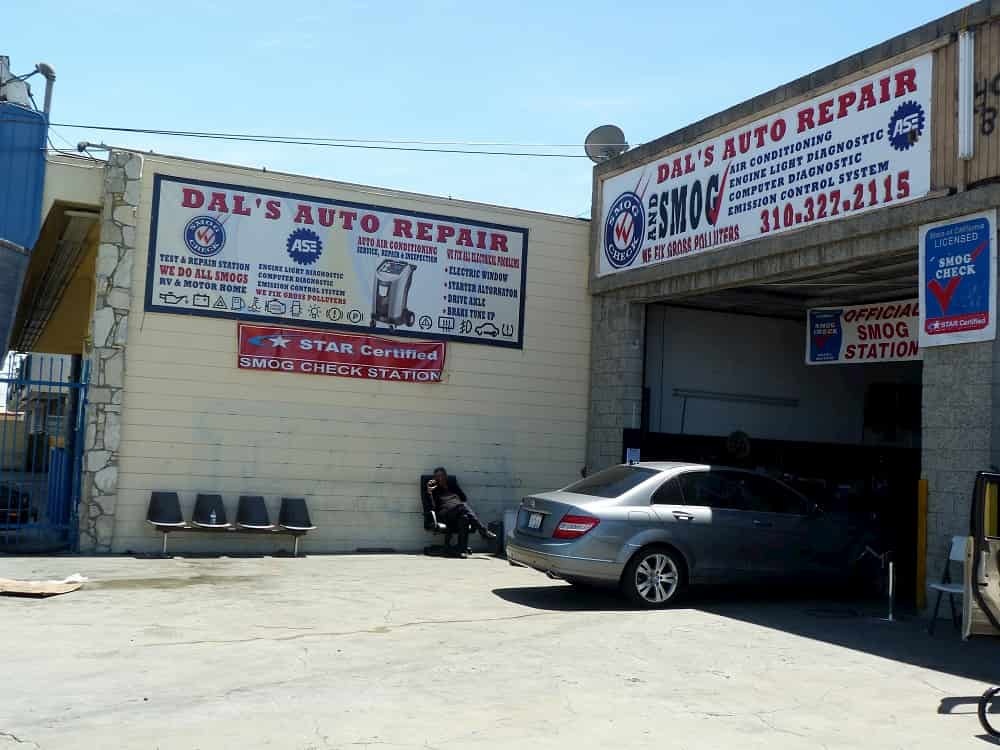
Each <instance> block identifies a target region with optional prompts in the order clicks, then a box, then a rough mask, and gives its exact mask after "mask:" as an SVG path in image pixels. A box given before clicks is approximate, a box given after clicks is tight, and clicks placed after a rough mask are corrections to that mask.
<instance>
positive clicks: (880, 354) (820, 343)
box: [806, 299, 921, 365]
mask: <svg viewBox="0 0 1000 750" xmlns="http://www.w3.org/2000/svg"><path fill="white" fill-rule="evenodd" d="M919 307H920V305H919V303H918V301H917V300H915V299H904V300H898V301H896V302H875V303H872V304H870V305H853V306H851V307H819V308H814V309H812V310H810V311H809V319H808V325H807V326H806V364H807V365H853V364H863V363H869V362H903V361H907V360H911V359H920V358H921V353H920V347H919V346H918V344H917V338H918V335H919V332H920V320H919Z"/></svg>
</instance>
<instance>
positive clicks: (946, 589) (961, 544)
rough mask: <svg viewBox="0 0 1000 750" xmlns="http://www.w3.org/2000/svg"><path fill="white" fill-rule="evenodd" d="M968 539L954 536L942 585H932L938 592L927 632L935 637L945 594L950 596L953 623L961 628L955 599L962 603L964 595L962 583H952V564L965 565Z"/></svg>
mask: <svg viewBox="0 0 1000 750" xmlns="http://www.w3.org/2000/svg"><path fill="white" fill-rule="evenodd" d="M966 542H967V539H966V537H964V536H953V537H952V538H951V551H950V552H949V553H948V559H947V561H946V562H945V564H944V574H943V575H942V576H941V583H932V584H931V585H930V588H931V589H933V590H934V591H937V600H936V601H935V602H934V613H933V614H932V615H931V621H930V624H929V625H928V626H927V632H928V633H930V634H931V635H934V625H935V623H936V622H937V616H938V611H939V610H940V609H941V597H943V596H944V595H945V594H947V595H948V604H949V605H951V621H952V622H953V623H954V624H955V627H956V628H961V627H962V623H961V620H960V619H959V617H960V615H959V613H958V610H957V609H956V608H955V597H956V596H957V597H958V598H959V601H961V599H962V597H963V596H964V594H963V588H962V584H961V583H952V582H951V564H952V563H953V562H957V563H962V564H963V565H964V564H965V545H966Z"/></svg>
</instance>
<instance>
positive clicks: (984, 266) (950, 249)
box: [920, 210, 997, 346]
mask: <svg viewBox="0 0 1000 750" xmlns="http://www.w3.org/2000/svg"><path fill="white" fill-rule="evenodd" d="M996 232H997V212H996V210H990V211H982V212H980V213H976V214H971V215H969V216H962V217H959V218H957V219H949V220H948V221H942V222H938V223H936V224H925V225H924V226H922V227H920V312H921V313H922V315H921V318H920V323H921V326H920V345H921V346H939V345H941V344H961V343H966V342H970V341H992V340H993V339H995V338H996V332H997V319H996V299H997V287H996V281H997V243H996Z"/></svg>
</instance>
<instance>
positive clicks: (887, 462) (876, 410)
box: [623, 282, 922, 607]
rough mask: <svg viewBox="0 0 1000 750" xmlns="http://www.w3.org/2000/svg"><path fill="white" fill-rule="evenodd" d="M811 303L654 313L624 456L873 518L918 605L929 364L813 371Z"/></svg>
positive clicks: (773, 301)
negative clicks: (736, 472)
mask: <svg viewBox="0 0 1000 750" xmlns="http://www.w3.org/2000/svg"><path fill="white" fill-rule="evenodd" d="M898 286H899V287H908V284H907V283H905V282H904V283H901V284H899V285H898ZM824 288H825V289H826V291H827V292H829V287H828V286H827V287H824ZM855 288H856V287H855ZM911 289H912V288H910V289H906V290H905V291H903V292H902V293H900V291H899V289H898V288H897V286H896V285H894V287H893V289H892V290H888V291H887V290H886V289H884V288H883V289H872V288H871V287H868V291H869V292H874V293H879V294H881V295H882V299H883V300H884V299H886V298H887V297H886V295H887V294H893V293H894V294H895V295H896V298H898V299H902V298H904V297H908V296H915V294H913V293H912V291H911ZM908 291H909V292H910V294H907V292H908ZM841 299H842V300H843V302H844V304H857V303H859V302H871V300H870V298H869V299H868V300H859V299H857V298H856V297H854V298H851V297H848V296H847V295H842V296H841ZM751 300H752V302H751ZM830 304H835V300H833V299H830V298H826V299H824V306H828V305H830ZM811 307H813V302H812V299H810V298H809V297H808V296H807V295H802V294H799V295H796V296H794V297H793V296H792V295H790V294H786V293H783V292H779V293H775V291H774V290H768V289H763V288H758V289H757V290H748V289H741V290H730V291H728V292H720V293H716V294H713V295H711V296H706V297H704V298H695V299H686V300H684V301H683V304H668V303H654V304H649V305H648V306H647V310H646V340H645V365H644V391H643V393H644V403H643V415H642V428H641V429H638V430H626V431H625V441H624V448H625V449H627V448H630V447H632V448H639V449H640V454H641V458H642V460H644V461H649V460H684V461H692V462H699V463H708V464H713V465H722V466H737V467H740V468H749V469H753V470H757V471H761V472H764V473H767V474H769V475H772V476H775V477H779V478H782V479H784V480H785V481H786V482H788V483H789V484H790V485H792V486H793V487H795V488H796V489H798V490H799V491H800V492H801V493H802V494H804V495H805V496H806V497H808V498H809V499H810V500H813V501H814V502H816V503H818V504H819V505H820V507H822V508H823V509H824V511H826V512H828V513H838V514H846V516H845V517H849V518H850V519H851V521H852V522H855V523H859V524H862V523H863V524H864V525H865V527H866V528H867V529H868V531H869V533H870V534H871V535H872V538H873V539H874V540H875V543H874V544H872V546H873V547H874V548H875V549H876V550H877V551H879V552H884V551H889V552H891V555H892V559H894V560H895V562H896V570H897V584H898V595H899V601H900V603H901V604H902V605H903V606H910V607H912V606H914V605H915V601H916V569H917V513H918V481H919V478H920V417H921V381H922V363H921V362H920V361H919V360H913V361H878V358H877V357H875V358H872V359H871V360H866V363H865V364H856V363H850V364H840V363H838V364H828V365H824V366H814V365H809V364H807V363H806V359H807V352H806V350H807V336H806V333H807V326H808V325H809V322H808V317H807V311H808V309H810V308H811ZM623 453H624V451H623ZM623 458H624V456H623Z"/></svg>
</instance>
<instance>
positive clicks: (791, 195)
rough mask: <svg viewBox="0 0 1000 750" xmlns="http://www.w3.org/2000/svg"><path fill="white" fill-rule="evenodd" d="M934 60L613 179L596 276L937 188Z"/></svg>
mask: <svg viewBox="0 0 1000 750" xmlns="http://www.w3.org/2000/svg"><path fill="white" fill-rule="evenodd" d="M931 63H932V58H931V56H930V55H924V56H922V57H918V58H916V59H914V60H910V61H909V62H906V63H902V64H900V65H897V66H895V67H892V68H889V69H887V70H884V71H882V72H880V73H877V74H874V75H872V76H870V77H868V78H863V79H861V80H859V81H857V82H855V83H852V84H850V85H848V86H843V87H841V88H839V89H836V90H834V91H831V92H830V93H828V94H825V95H823V96H820V97H816V98H815V99H811V100H809V101H806V102H803V103H802V104H798V105H796V106H794V107H790V108H788V109H786V110H784V111H781V112H778V113H777V114H774V115H771V116H770V117H765V118H763V119H760V120H757V121H756V122H752V123H750V124H748V125H745V126H743V127H741V128H738V129H735V130H732V131H730V132H728V133H724V134H722V135H719V136H717V137H715V138H712V139H711V140H706V141H703V142H702V143H698V144H696V145H693V146H690V147H688V148H685V149H682V150H680V151H677V152H674V153H672V154H669V155H668V156H665V157H663V158H661V159H659V160H657V161H653V162H650V163H648V164H646V165H644V166H642V167H638V168H636V169H632V170H629V171H627V172H624V173H622V174H619V175H615V176H614V177H609V178H607V179H606V180H604V181H603V184H602V186H601V205H602V214H601V225H600V227H599V231H598V232H597V236H598V238H599V239H598V245H599V247H598V275H602V276H603V275H607V274H612V273H618V272H621V271H627V270H630V269H633V268H642V267H645V266H650V265H655V264H657V263H663V262H665V261H669V260H673V259H675V258H682V257H685V256H689V255H695V254H698V253H703V252H707V251H709V250H716V249H718V248H721V247H726V246H728V245H735V244H738V243H740V242H746V241H747V240H753V239H756V238H758V237H764V236H769V235H772V234H777V233H779V232H786V231H789V230H792V229H798V228H801V227H805V226H810V225H814V224H818V223H820V222H825V221H832V220H834V219H840V218H843V217H847V216H853V215H855V214H858V213H862V212H864V211H872V210H875V209H879V208H885V207H888V206H895V205H898V204H900V203H904V202H906V201H911V200H914V199H915V198H919V197H921V196H923V195H926V194H927V193H928V192H929V191H930V154H931V105H930V103H931V68H932V65H931Z"/></svg>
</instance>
